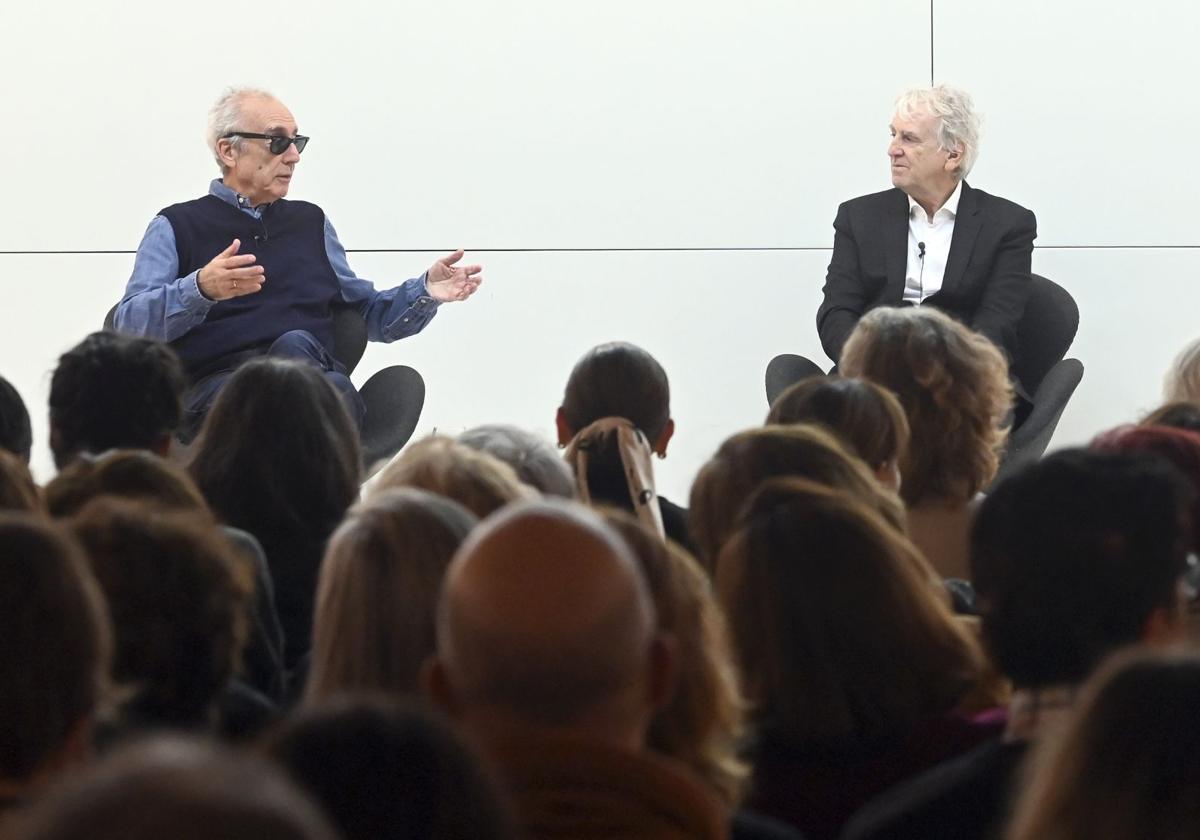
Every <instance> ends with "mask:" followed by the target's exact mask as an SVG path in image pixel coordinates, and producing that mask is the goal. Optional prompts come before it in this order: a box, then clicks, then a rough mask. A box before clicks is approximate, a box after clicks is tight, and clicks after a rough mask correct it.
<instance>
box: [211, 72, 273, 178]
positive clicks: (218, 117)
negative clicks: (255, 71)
mask: <svg viewBox="0 0 1200 840" xmlns="http://www.w3.org/2000/svg"><path fill="white" fill-rule="evenodd" d="M274 98H275V96H274V95H273V94H271V93H268V92H267V91H265V90H262V89H261V88H252V87H231V88H226V90H225V92H224V93H222V94H221V98H220V99H218V100H217V101H216V102H215V103H214V104H213V106H212V108H211V109H210V110H209V112H208V134H207V136H206V139H207V141H208V148H209V151H211V152H212V155H213V159H214V160H216V162H217V166H218V167H220V169H221V173H222V174H224V173H225V164H223V163H221V156H220V155H219V154H218V153H217V141H218V140H220V139H221V138H222V137H223V136H225V135H226V134H228V133H229V132H231V131H237V130H238V129H242V130H245V128H246V127H245V126H244V125H243V124H242V120H243V118H244V115H243V113H242V105H243V104H244V103H245V101H246V100H247V99H274ZM241 142H242V138H240V137H235V138H233V146H234V148H235V149H236V148H237V147H238V145H239V144H240V143H241Z"/></svg>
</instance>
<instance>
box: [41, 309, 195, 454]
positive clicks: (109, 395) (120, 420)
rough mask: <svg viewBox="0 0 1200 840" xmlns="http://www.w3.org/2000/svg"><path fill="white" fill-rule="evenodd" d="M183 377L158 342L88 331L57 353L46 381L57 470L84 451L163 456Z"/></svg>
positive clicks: (170, 353) (180, 367)
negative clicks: (143, 452)
mask: <svg viewBox="0 0 1200 840" xmlns="http://www.w3.org/2000/svg"><path fill="white" fill-rule="evenodd" d="M186 387H187V379H186V377H185V376H184V373H183V365H182V364H181V363H180V361H179V357H178V356H176V355H175V351H173V350H172V349H171V348H170V347H168V346H167V345H166V344H164V343H163V342H161V341H155V340H153V339H149V338H136V337H134V336H128V335H121V334H119V333H115V332H97V333H92V334H91V335H89V336H88V337H87V338H85V339H84V340H83V341H81V342H80V343H79V344H77V345H75V346H74V347H73V348H71V349H70V350H68V351H67V352H66V353H64V354H63V355H62V356H60V357H59V359H58V367H57V368H56V369H55V371H54V376H53V377H52V378H51V380H50V448H51V450H53V452H54V463H55V466H57V467H58V468H59V469H62V468H63V467H65V466H66V465H67V464H68V463H69V462H70V461H71V459H72V458H74V457H75V456H76V455H79V454H80V453H82V452H91V453H93V454H97V455H98V454H100V453H102V452H106V451H107V450H109V449H149V450H152V451H154V452H157V453H158V454H160V455H165V454H166V452H167V448H168V447H169V445H170V442H171V435H172V433H174V431H175V429H176V428H177V427H178V426H179V421H180V418H181V417H182V408H181V405H180V398H181V396H182V394H183V391H184V388H186Z"/></svg>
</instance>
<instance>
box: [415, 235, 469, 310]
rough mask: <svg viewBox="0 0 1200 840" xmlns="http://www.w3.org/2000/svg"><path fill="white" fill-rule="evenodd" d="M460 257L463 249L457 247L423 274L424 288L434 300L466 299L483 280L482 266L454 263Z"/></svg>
mask: <svg viewBox="0 0 1200 840" xmlns="http://www.w3.org/2000/svg"><path fill="white" fill-rule="evenodd" d="M462 258H463V250H462V249H461V248H459V249H458V250H457V251H455V252H454V253H453V254H450V255H449V256H445V257H442V258H441V259H440V260H438V261H437V262H435V263H434V264H433V265H431V266H430V267H429V273H428V274H426V275H425V288H427V289H428V290H429V295H430V297H432V298H433V299H434V300H437V301H441V302H442V303H449V302H451V301H455V300H466V299H467V298H469V297H470V296H471V295H473V294H475V290H476V289H478V288H479V284H480V283H482V282H483V273H482V272H483V266H481V265H455V263H456V262H458V261H459V260H461V259H462Z"/></svg>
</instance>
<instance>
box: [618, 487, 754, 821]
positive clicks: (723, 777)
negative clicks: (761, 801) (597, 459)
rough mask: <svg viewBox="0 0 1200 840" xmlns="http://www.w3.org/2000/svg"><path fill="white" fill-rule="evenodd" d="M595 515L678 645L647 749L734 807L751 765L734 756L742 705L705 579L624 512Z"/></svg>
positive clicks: (687, 558)
mask: <svg viewBox="0 0 1200 840" xmlns="http://www.w3.org/2000/svg"><path fill="white" fill-rule="evenodd" d="M601 512H602V514H603V516H604V517H605V519H606V521H607V522H608V524H609V525H611V526H612V527H613V528H614V529H615V530H616V531H617V533H618V534H620V535H621V537H622V538H623V539H624V540H625V542H626V543H628V544H629V547H630V549H632V551H633V554H634V557H635V558H636V559H637V561H638V565H639V566H640V567H641V571H642V575H643V576H644V577H645V579H646V584H647V586H648V587H649V589H650V597H651V598H652V599H653V601H654V607H655V613H656V615H657V617H658V630H659V632H661V633H666V634H669V635H671V636H672V637H673V638H674V639H675V641H676V643H677V645H678V648H677V654H678V668H679V672H678V677H677V683H676V687H675V693H674V695H673V696H672V698H671V701H670V703H668V704H667V705H666V706H665V707H663V708H662V709H660V710H659V711H658V713H657V714H656V715H655V717H654V719H653V720H652V721H651V723H650V731H649V734H648V743H649V746H650V748H651V749H653V750H656V751H657V752H659V753H662V754H663V755H668V756H671V757H672V758H675V759H677V760H679V761H681V762H683V763H684V764H686V765H688V766H689V767H691V768H692V770H694V771H695V772H696V773H697V775H699V776H700V778H702V779H703V780H704V781H705V782H707V783H708V786H709V787H710V788H712V789H713V790H714V791H715V792H716V794H717V795H718V796H720V797H721V799H722V800H723V801H724V802H725V803H726V804H727V805H728V806H729V807H731V808H736V807H737V806H738V804H739V803H740V802H741V799H742V794H743V791H744V788H745V783H746V778H747V776H748V775H749V767H748V766H747V764H746V763H745V762H744V761H742V760H741V759H740V758H739V757H738V745H739V741H740V740H741V736H742V734H743V728H744V726H743V703H742V697H741V692H740V690H739V688H738V676H737V670H736V668H735V667H734V664H733V651H732V649H731V646H730V639H729V628H728V626H727V625H726V623H725V615H724V613H722V612H721V608H720V607H719V606H718V605H717V602H716V599H715V598H714V596H713V592H712V585H711V583H710V581H709V579H708V575H707V574H705V572H704V570H703V569H702V568H701V567H700V564H699V563H697V562H696V561H695V559H694V558H693V557H692V556H691V555H690V554H688V553H687V552H686V551H685V550H684V549H682V548H680V547H679V546H678V545H677V544H675V543H673V542H667V543H664V542H663V541H662V539H661V538H660V537H659V536H658V535H657V534H656V533H655V532H654V531H652V530H650V528H649V527H648V526H647V525H645V523H643V522H641V521H639V520H637V519H635V518H634V517H633V516H632V515H631V514H629V513H627V512H626V511H623V510H615V509H612V508H606V509H603V510H602V511H601Z"/></svg>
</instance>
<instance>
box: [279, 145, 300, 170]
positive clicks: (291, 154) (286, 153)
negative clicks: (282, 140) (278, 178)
mask: <svg viewBox="0 0 1200 840" xmlns="http://www.w3.org/2000/svg"><path fill="white" fill-rule="evenodd" d="M299 160H300V153H299V152H298V151H296V144H295V143H288V147H287V148H286V149H284V150H283V162H284V163H290V164H292V165H293V166H295V165H296V163H297V162H299Z"/></svg>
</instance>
